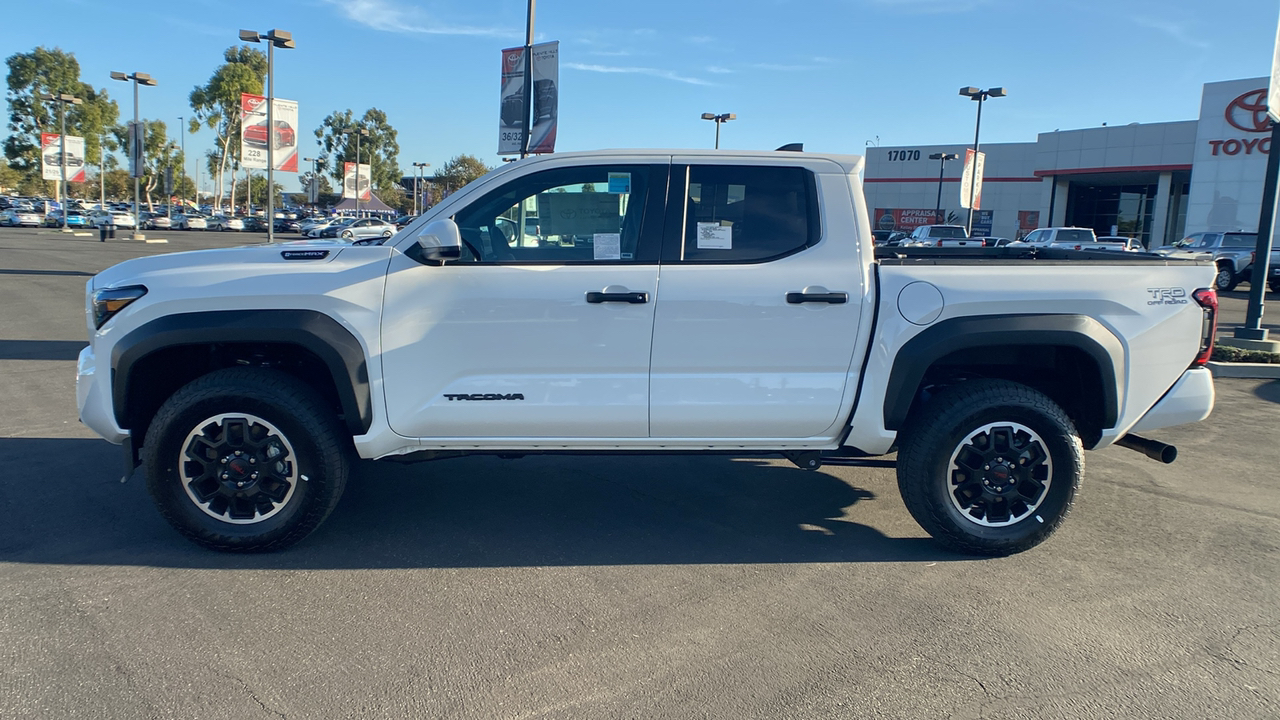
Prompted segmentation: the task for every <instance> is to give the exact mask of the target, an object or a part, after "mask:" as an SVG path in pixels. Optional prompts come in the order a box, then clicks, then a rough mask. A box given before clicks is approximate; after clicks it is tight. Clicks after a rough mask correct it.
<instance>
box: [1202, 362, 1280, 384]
mask: <svg viewBox="0 0 1280 720" xmlns="http://www.w3.org/2000/svg"><path fill="white" fill-rule="evenodd" d="M1209 372H1211V373H1213V376H1214V377H1216V378H1252V379H1256V380H1276V379H1280V364H1274V363H1224V362H1214V361H1210V362H1209Z"/></svg>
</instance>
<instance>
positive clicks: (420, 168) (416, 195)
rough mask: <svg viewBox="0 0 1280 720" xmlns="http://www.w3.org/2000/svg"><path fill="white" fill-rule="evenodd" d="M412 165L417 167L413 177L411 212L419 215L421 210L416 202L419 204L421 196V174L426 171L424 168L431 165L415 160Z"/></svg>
mask: <svg viewBox="0 0 1280 720" xmlns="http://www.w3.org/2000/svg"><path fill="white" fill-rule="evenodd" d="M413 166H414V167H415V168H417V175H416V176H415V177H414V178H413V214H414V215H421V214H422V210H420V209H419V208H418V204H419V200H420V199H421V197H422V190H421V185H422V174H423V173H424V172H426V170H425V168H429V167H431V163H419V162H416V163H414V164H413Z"/></svg>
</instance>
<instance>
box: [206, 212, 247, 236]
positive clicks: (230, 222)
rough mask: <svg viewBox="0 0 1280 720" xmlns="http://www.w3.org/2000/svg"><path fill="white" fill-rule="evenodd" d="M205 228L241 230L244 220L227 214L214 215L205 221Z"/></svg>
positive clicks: (226, 230) (221, 230)
mask: <svg viewBox="0 0 1280 720" xmlns="http://www.w3.org/2000/svg"><path fill="white" fill-rule="evenodd" d="M205 229H207V230H218V231H220V232H230V231H233V230H234V231H235V232H243V231H244V220H242V219H240V218H238V217H231V216H229V215H214V216H213V217H211V218H209V219H208V220H206V221H205Z"/></svg>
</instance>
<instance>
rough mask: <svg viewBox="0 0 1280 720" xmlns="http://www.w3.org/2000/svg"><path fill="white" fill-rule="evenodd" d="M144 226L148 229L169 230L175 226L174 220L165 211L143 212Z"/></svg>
mask: <svg viewBox="0 0 1280 720" xmlns="http://www.w3.org/2000/svg"><path fill="white" fill-rule="evenodd" d="M142 227H144V228H146V229H147V230H169V229H170V228H172V227H173V221H171V220H170V219H169V216H168V215H166V214H164V213H158V212H145V213H142Z"/></svg>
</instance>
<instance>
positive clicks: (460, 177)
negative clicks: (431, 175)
mask: <svg viewBox="0 0 1280 720" xmlns="http://www.w3.org/2000/svg"><path fill="white" fill-rule="evenodd" d="M492 169H493V168H491V167H489V166H488V165H485V164H484V161H482V160H481V159H480V158H478V157H476V156H475V155H468V154H466V153H463V154H462V155H457V156H455V157H453V158H451V159H450V160H449V162H446V163H445V164H444V165H443V166H441V167H440V170H439V171H437V172H436V177H435V182H436V183H437V184H443V185H444V191H445V192H446V193H451V192H454V191H456V190H458V189H459V188H461V187H463V186H465V185H466V184H467V183H469V182H471V181H472V180H475V179H476V178H479V177H480V176H481V175H484V174H485V173H487V172H489V171H490V170H492Z"/></svg>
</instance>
